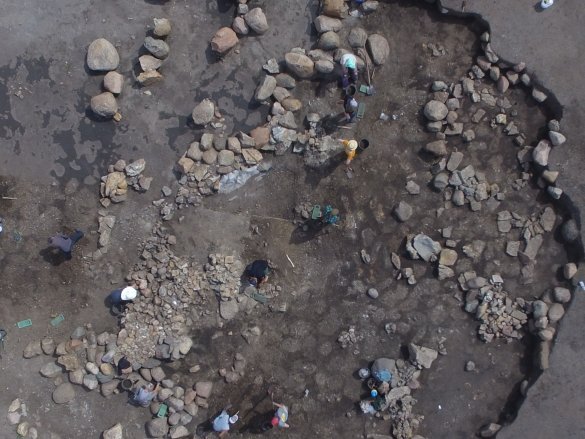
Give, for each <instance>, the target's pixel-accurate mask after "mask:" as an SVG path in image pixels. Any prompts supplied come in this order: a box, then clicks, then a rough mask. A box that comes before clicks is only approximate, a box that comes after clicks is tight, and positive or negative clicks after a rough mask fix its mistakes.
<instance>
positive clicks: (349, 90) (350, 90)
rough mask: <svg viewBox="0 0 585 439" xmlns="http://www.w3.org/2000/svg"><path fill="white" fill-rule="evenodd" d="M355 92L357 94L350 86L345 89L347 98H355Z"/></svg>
mask: <svg viewBox="0 0 585 439" xmlns="http://www.w3.org/2000/svg"><path fill="white" fill-rule="evenodd" d="M356 92H357V89H356V88H355V85H350V86H349V87H347V88H346V89H345V94H346V95H347V96H355V94H356Z"/></svg>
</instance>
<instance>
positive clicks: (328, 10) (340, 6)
mask: <svg viewBox="0 0 585 439" xmlns="http://www.w3.org/2000/svg"><path fill="white" fill-rule="evenodd" d="M321 10H322V12H323V14H325V15H328V16H329V17H335V18H343V15H344V13H345V11H346V10H347V6H346V5H345V1H344V0H323V1H322V2H321Z"/></svg>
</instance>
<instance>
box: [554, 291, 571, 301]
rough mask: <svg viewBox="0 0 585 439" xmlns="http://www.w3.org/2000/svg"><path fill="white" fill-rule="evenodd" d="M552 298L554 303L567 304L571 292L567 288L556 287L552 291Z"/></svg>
mask: <svg viewBox="0 0 585 439" xmlns="http://www.w3.org/2000/svg"><path fill="white" fill-rule="evenodd" d="M553 297H554V299H555V302H558V303H568V302H570V301H571V292H570V291H569V290H568V289H567V288H563V287H556V288H555V289H554V290H553Z"/></svg>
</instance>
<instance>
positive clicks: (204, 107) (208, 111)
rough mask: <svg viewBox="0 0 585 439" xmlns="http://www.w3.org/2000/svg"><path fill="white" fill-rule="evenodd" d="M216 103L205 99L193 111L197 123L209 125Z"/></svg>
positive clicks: (192, 115)
mask: <svg viewBox="0 0 585 439" xmlns="http://www.w3.org/2000/svg"><path fill="white" fill-rule="evenodd" d="M214 114H215V105H214V103H213V102H211V101H210V100H209V99H203V101H201V102H200V103H199V104H198V105H197V106H196V107H195V108H194V109H193V112H192V113H191V117H192V118H193V122H194V123H195V125H207V124H208V123H209V122H211V121H212V120H213V116H214Z"/></svg>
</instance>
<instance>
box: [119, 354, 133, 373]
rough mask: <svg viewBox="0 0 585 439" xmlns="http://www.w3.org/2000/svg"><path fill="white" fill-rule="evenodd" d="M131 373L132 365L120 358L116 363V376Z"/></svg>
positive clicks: (124, 358) (125, 359)
mask: <svg viewBox="0 0 585 439" xmlns="http://www.w3.org/2000/svg"><path fill="white" fill-rule="evenodd" d="M131 372H132V363H130V361H128V359H127V358H126V357H122V358H120V361H118V375H127V374H129V373H131Z"/></svg>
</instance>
